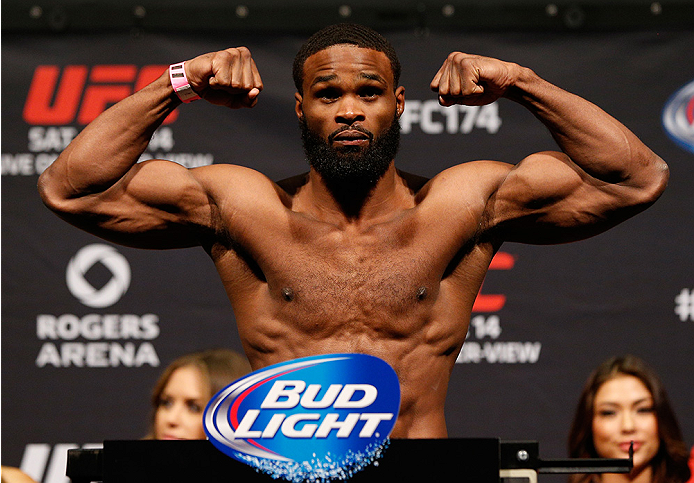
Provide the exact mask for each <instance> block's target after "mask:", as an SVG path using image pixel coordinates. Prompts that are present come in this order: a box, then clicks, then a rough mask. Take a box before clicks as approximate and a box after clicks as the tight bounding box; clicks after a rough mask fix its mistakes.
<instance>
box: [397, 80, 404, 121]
mask: <svg viewBox="0 0 694 483" xmlns="http://www.w3.org/2000/svg"><path fill="white" fill-rule="evenodd" d="M395 103H396V104H395V109H396V111H397V113H398V118H400V116H402V113H403V112H404V111H405V87H404V86H399V87H398V88H397V89H395Z"/></svg>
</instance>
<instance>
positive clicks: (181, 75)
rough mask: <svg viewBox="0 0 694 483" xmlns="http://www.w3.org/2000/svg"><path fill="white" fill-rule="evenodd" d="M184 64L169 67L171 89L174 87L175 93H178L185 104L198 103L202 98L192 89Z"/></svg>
mask: <svg viewBox="0 0 694 483" xmlns="http://www.w3.org/2000/svg"><path fill="white" fill-rule="evenodd" d="M183 64H184V63H183V62H179V63H178V64H171V65H170V66H169V79H170V80H171V87H173V90H174V92H176V95H177V96H178V98H179V99H181V100H182V101H183V102H186V103H187V102H193V101H197V100H198V99H200V96H199V95H197V94H196V93H195V91H194V90H193V88H192V87H190V84H189V83H188V77H186V70H185V68H184V67H183Z"/></svg>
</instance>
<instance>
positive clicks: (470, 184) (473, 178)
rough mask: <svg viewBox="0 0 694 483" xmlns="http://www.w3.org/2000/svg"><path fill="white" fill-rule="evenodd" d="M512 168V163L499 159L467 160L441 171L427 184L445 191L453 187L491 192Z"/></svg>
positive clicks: (467, 190) (466, 190)
mask: <svg viewBox="0 0 694 483" xmlns="http://www.w3.org/2000/svg"><path fill="white" fill-rule="evenodd" d="M512 169H513V165H512V164H509V163H504V162H500V161H491V160H478V161H468V162H466V163H462V164H458V165H455V166H452V167H450V168H447V169H445V170H443V171H441V172H440V173H438V174H437V175H436V176H434V177H433V178H432V179H431V181H430V182H429V184H428V185H427V186H430V187H431V188H432V189H441V190H445V191H446V190H449V189H455V190H464V191H465V192H477V191H478V190H482V191H484V192H491V191H494V190H496V189H497V188H498V187H499V185H500V184H501V183H502V182H503V180H504V179H505V178H506V176H507V175H508V173H509V172H510V171H511V170H512Z"/></svg>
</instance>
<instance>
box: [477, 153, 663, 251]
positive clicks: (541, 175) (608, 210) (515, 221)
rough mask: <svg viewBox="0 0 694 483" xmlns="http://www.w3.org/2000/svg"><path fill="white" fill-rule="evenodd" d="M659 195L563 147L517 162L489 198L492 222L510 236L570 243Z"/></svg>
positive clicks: (503, 236)
mask: <svg viewBox="0 0 694 483" xmlns="http://www.w3.org/2000/svg"><path fill="white" fill-rule="evenodd" d="M655 198H656V197H653V198H649V197H646V196H644V193H643V190H641V189H639V188H637V187H634V186H631V185H630V184H628V183H623V182H620V181H617V182H608V181H604V180H600V179H597V178H595V177H593V176H591V175H590V174H588V173H586V172H585V171H584V170H582V169H581V168H580V167H579V166H577V165H576V164H575V163H574V162H573V161H572V160H571V159H570V158H569V157H568V156H567V155H566V154H564V153H561V152H553V151H547V152H540V153H536V154H533V155H530V156H528V157H527V158H525V159H523V160H522V161H521V162H520V163H518V164H517V165H516V166H514V167H513V169H511V170H510V171H509V173H508V175H507V176H506V177H505V178H504V180H503V181H502V182H501V183H500V184H499V187H498V189H497V191H496V193H494V195H493V196H492V197H491V198H490V200H489V205H488V211H489V213H490V217H489V218H490V220H491V223H490V225H491V226H492V227H493V230H494V231H495V233H496V234H497V236H499V237H500V238H501V239H503V240H504V241H515V242H522V243H534V244H552V243H564V242H570V241H575V240H581V239H584V238H588V237H590V236H593V235H596V234H598V233H601V232H603V231H605V230H607V229H609V228H611V227H613V226H615V225H617V224H618V223H621V222H622V221H624V220H626V219H627V218H629V217H631V216H633V215H635V214H636V213H638V212H640V211H642V210H644V209H646V208H647V207H648V206H650V204H652V203H653V202H654V201H655Z"/></svg>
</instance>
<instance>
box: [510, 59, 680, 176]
mask: <svg viewBox="0 0 694 483" xmlns="http://www.w3.org/2000/svg"><path fill="white" fill-rule="evenodd" d="M519 69H520V73H519V75H518V77H517V81H516V82H515V83H514V85H513V87H510V88H509V89H508V90H507V92H506V95H505V97H508V98H510V99H512V100H515V101H517V102H519V103H521V104H522V105H524V106H525V107H527V108H528V109H529V110H530V111H531V112H532V113H533V114H534V115H535V116H536V117H537V118H538V119H540V121H542V122H543V123H544V124H545V126H547V128H548V129H549V130H550V132H551V134H552V136H553V137H554V139H555V140H556V141H557V143H558V144H559V146H560V147H561V149H562V151H564V152H565V153H566V154H567V155H568V156H569V157H570V158H571V159H572V160H573V161H574V162H575V163H576V164H577V165H578V166H579V167H580V168H581V169H582V170H584V171H585V172H586V173H588V174H589V175H590V176H593V177H595V178H597V179H599V180H602V181H605V182H609V183H620V182H627V183H629V184H632V183H633V185H634V186H637V187H639V186H642V185H643V184H644V183H647V184H650V183H651V182H652V181H653V179H652V178H653V177H656V178H657V177H659V176H663V173H666V172H667V165H666V164H665V163H664V162H663V161H662V160H661V159H660V158H659V157H658V156H657V155H656V154H655V153H653V152H652V151H651V150H650V149H649V148H648V147H647V146H645V145H644V144H643V143H642V142H641V141H640V140H639V139H638V138H637V137H636V135H634V134H633V133H632V132H631V131H630V130H629V129H627V128H626V127H625V126H624V125H623V124H621V123H620V122H619V121H617V120H616V119H615V118H613V117H612V116H610V115H609V114H607V113H606V112H605V111H603V110H602V109H600V108H599V107H597V106H596V105H595V104H593V103H591V102H589V101H587V100H585V99H582V98H581V97H578V96H576V95H574V94H571V93H569V92H566V91H564V90H562V89H560V88H558V87H556V86H554V85H552V84H550V83H549V82H547V81H545V80H543V79H541V78H540V77H538V76H537V75H536V74H535V73H534V72H533V71H532V70H530V69H527V68H524V67H519Z"/></svg>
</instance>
